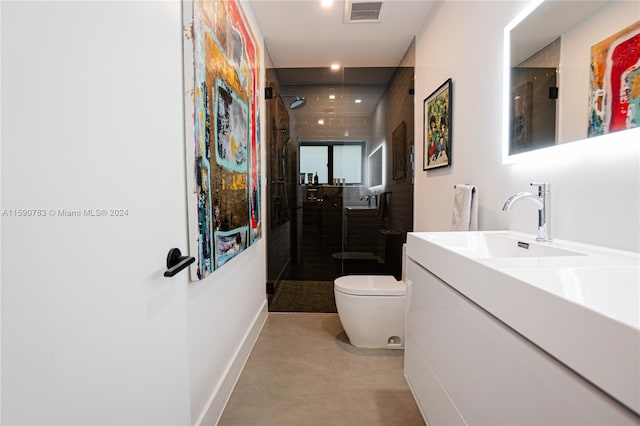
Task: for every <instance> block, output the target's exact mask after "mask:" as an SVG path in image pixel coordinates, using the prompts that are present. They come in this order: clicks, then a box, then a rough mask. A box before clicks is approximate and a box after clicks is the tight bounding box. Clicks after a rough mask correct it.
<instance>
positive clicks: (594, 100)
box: [503, 0, 640, 158]
mask: <svg viewBox="0 0 640 426" xmlns="http://www.w3.org/2000/svg"><path fill="white" fill-rule="evenodd" d="M638 43H640V2H637V1H626V0H619V1H595V0H586V1H573V0H571V1H562V0H546V1H540V0H537V1H534V2H533V3H531V4H530V5H529V6H528V8H527V9H526V10H524V11H523V12H522V14H520V15H519V16H517V17H516V18H515V19H514V20H513V21H512V22H511V23H510V24H509V25H508V26H507V27H506V28H505V62H504V80H505V85H504V93H505V95H506V96H505V98H506V99H505V100H504V105H503V108H504V117H505V119H504V126H505V129H504V131H503V139H504V140H503V150H504V154H505V158H506V157H508V156H512V155H516V154H520V153H524V152H527V151H532V150H536V149H539V148H545V147H549V146H553V145H556V144H561V143H566V142H573V141H577V140H582V139H586V138H588V137H592V136H599V135H601V134H605V133H611V132H614V131H619V130H625V129H629V128H633V127H638V126H639V125H640V123H638V121H640V90H638V87H640V71H639V69H640V67H639V66H638V63H639V62H638V61H639V57H638V56H639V55H640V49H638ZM612 58H613V59H612ZM616 115H618V122H617V123H616V122H615V120H616ZM621 116H623V117H621Z"/></svg>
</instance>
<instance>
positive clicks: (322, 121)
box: [318, 118, 324, 126]
mask: <svg viewBox="0 0 640 426" xmlns="http://www.w3.org/2000/svg"><path fill="white" fill-rule="evenodd" d="M318 124H319V125H321V126H322V125H324V120H323V119H322V118H321V119H320V120H318Z"/></svg>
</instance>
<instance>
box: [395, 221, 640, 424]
mask: <svg viewBox="0 0 640 426" xmlns="http://www.w3.org/2000/svg"><path fill="white" fill-rule="evenodd" d="M407 255H408V257H409V258H410V259H411V260H413V261H414V262H416V263H417V264H418V265H421V266H422V267H423V268H425V269H427V270H428V271H429V272H431V273H432V274H433V275H435V276H437V277H438V278H439V279H440V280H442V281H443V282H444V283H446V284H447V285H448V286H450V287H451V288H453V289H455V290H456V291H457V292H458V293H460V294H462V295H464V296H465V297H467V298H468V299H470V300H471V301H473V303H475V304H476V305H478V306H479V307H481V308H482V309H484V310H485V311H487V312H489V313H490V314H491V315H493V316H494V317H495V318H497V319H498V320H500V321H501V322H503V323H504V324H506V325H507V326H508V327H510V328H511V329H513V330H514V331H516V332H517V333H519V334H521V335H522V336H524V337H525V338H526V339H527V340H529V341H530V342H531V343H533V344H534V345H536V346H538V347H539V348H541V349H542V350H543V351H545V352H546V353H548V354H550V355H551V356H553V357H554V358H555V359H557V360H558V361H560V362H561V363H563V364H564V365H565V366H567V367H569V368H570V369H572V370H573V371H574V372H576V373H577V374H578V375H580V376H582V377H584V378H585V379H586V380H588V381H589V382H591V383H593V384H594V385H595V386H597V387H598V388H600V389H601V390H602V391H604V392H605V393H607V394H608V395H610V396H611V397H612V398H614V399H616V400H617V401H618V402H619V403H621V404H622V405H624V406H626V407H627V408H628V409H630V410H632V411H633V412H635V413H636V415H640V362H639V361H638V360H640V254H638V253H635V252H627V251H621V250H614V249H608V248H604V247H598V246H593V245H587V244H582V243H575V242H571V241H565V240H554V241H551V242H538V241H536V237H535V236H534V235H529V234H522V233H517V232H510V231H484V232H482V231H480V232H412V233H409V234H408V236H407Z"/></svg>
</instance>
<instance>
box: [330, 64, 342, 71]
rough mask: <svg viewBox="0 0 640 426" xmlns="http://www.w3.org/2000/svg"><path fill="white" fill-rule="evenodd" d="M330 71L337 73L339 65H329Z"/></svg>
mask: <svg viewBox="0 0 640 426" xmlns="http://www.w3.org/2000/svg"><path fill="white" fill-rule="evenodd" d="M331 69H332V70H334V71H337V70H339V69H340V64H331Z"/></svg>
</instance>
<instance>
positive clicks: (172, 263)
mask: <svg viewBox="0 0 640 426" xmlns="http://www.w3.org/2000/svg"><path fill="white" fill-rule="evenodd" d="M195 261H196V258H195V257H191V256H183V255H182V252H180V249H179V248H172V249H171V250H169V253H168V254H167V270H166V271H164V276H165V277H173V276H174V275H175V274H177V273H178V272H180V271H182V270H183V269H184V268H186V267H187V266H189V265H191V264H192V263H193V262H195Z"/></svg>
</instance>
